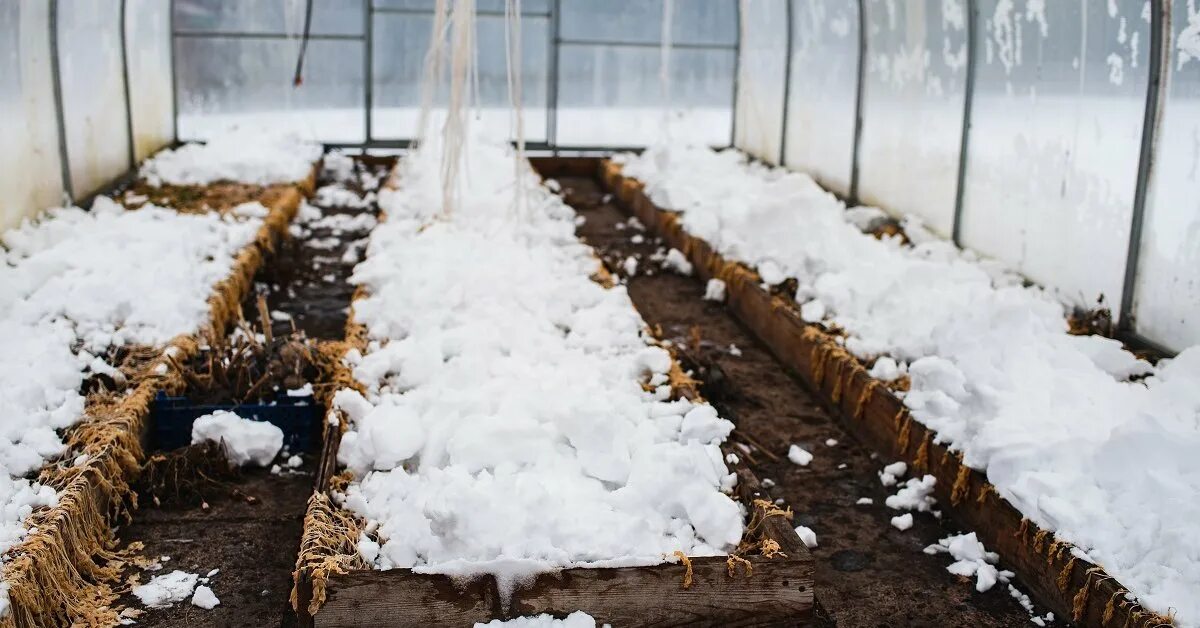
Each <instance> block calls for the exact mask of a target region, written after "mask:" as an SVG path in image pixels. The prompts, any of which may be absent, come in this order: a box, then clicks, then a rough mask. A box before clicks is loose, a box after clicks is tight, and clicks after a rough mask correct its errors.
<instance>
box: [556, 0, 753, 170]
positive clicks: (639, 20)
mask: <svg viewBox="0 0 1200 628" xmlns="http://www.w3.org/2000/svg"><path fill="white" fill-rule="evenodd" d="M559 8H560V9H561V11H562V15H561V25H560V28H561V37H562V40H563V42H564V43H562V44H560V46H559V52H558V55H559V57H558V83H557V85H558V97H557V105H558V109H557V112H556V115H557V122H556V129H557V134H556V137H555V138H554V139H555V141H556V143H557V144H559V145H561V146H646V145H649V144H653V143H655V142H659V141H665V140H668V139H686V140H687V141H692V142H696V143H698V144H703V145H711V146H727V145H728V144H729V140H730V135H731V131H732V125H733V110H732V103H733V73H734V65H735V57H736V52H735V50H734V42H736V40H737V31H736V27H735V24H736V22H737V19H736V18H737V15H736V11H737V5H736V4H735V3H734V2H733V0H680V1H677V2H675V4H674V10H673V11H672V14H671V25H670V33H671V44H672V48H671V52H670V58H669V60H668V64H669V72H668V74H669V76H668V80H667V84H666V85H664V84H663V82H662V80H661V78H660V75H661V70H662V50H661V43H662V30H663V28H662V27H663V23H662V20H663V2H662V0H624V1H621V2H612V3H586V2H562V3H560V5H559Z"/></svg>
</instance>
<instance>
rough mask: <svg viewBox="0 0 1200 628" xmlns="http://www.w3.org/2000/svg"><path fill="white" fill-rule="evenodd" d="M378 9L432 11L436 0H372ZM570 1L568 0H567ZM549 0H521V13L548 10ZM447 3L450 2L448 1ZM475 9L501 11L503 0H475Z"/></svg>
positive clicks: (535, 12)
mask: <svg viewBox="0 0 1200 628" xmlns="http://www.w3.org/2000/svg"><path fill="white" fill-rule="evenodd" d="M374 1H375V7H376V8H378V9H399V10H402V11H433V10H434V8H435V7H436V6H437V2H436V0H374ZM568 1H570V0H568ZM550 2H551V0H521V13H523V14H525V15H531V14H537V13H541V14H543V15H545V14H547V13H549V12H550ZM447 4H450V3H449V2H448V3H447ZM475 9H476V10H477V11H479V12H481V13H503V12H504V0H475Z"/></svg>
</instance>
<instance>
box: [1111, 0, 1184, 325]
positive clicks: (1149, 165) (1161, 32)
mask: <svg viewBox="0 0 1200 628" xmlns="http://www.w3.org/2000/svg"><path fill="white" fill-rule="evenodd" d="M1171 35H1172V33H1171V0H1155V1H1154V2H1151V3H1150V80H1149V81H1148V83H1147V85H1146V110H1145V111H1144V112H1143V115H1142V145H1141V152H1140V154H1139V156H1138V169H1137V184H1136V185H1135V187H1134V190H1133V216H1132V220H1131V222H1130V226H1129V248H1128V252H1127V254H1126V255H1125V281H1124V284H1123V287H1122V290H1121V309H1120V311H1119V313H1118V319H1117V327H1118V329H1120V330H1121V331H1124V332H1130V333H1133V332H1135V329H1134V328H1135V321H1134V314H1133V298H1134V291H1135V289H1136V283H1137V271H1138V261H1139V258H1140V257H1141V248H1142V227H1143V223H1144V221H1145V216H1146V195H1147V192H1148V190H1149V187H1150V183H1151V181H1152V180H1153V175H1154V145H1155V142H1156V141H1157V140H1158V131H1159V124H1160V123H1161V120H1162V115H1161V114H1162V106H1163V103H1164V101H1165V98H1164V94H1163V92H1164V91H1166V88H1167V81H1166V80H1164V79H1165V77H1164V76H1163V75H1164V73H1166V72H1169V71H1170V64H1169V63H1168V62H1167V61H1168V59H1167V57H1169V55H1170V54H1171V46H1170V45H1169V42H1170V40H1171Z"/></svg>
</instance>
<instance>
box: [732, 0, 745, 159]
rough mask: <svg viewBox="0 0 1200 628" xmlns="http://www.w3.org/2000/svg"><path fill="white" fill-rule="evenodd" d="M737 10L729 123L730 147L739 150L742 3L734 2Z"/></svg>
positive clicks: (734, 25)
mask: <svg viewBox="0 0 1200 628" xmlns="http://www.w3.org/2000/svg"><path fill="white" fill-rule="evenodd" d="M734 2H735V5H736V7H737V8H736V10H735V11H734V12H733V16H734V21H733V28H734V32H733V37H734V40H733V41H734V44H733V85H732V92H733V93H732V94H731V95H732V100H731V102H730V103H729V111H730V113H731V114H732V116H731V119H730V122H729V147H730V148H737V120H738V106H737V102H738V75H739V74H741V72H742V1H741V0H734Z"/></svg>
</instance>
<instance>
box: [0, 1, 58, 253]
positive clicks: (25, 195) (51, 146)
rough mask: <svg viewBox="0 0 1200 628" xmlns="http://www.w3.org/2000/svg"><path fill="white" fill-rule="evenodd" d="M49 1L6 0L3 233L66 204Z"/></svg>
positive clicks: (0, 107)
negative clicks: (51, 57) (53, 77)
mask: <svg viewBox="0 0 1200 628" xmlns="http://www.w3.org/2000/svg"><path fill="white" fill-rule="evenodd" d="M55 112H56V110H55V107H54V83H53V81H52V78H51V71H50V9H49V5H48V4H47V3H46V2H28V1H26V0H0V231H4V230H5V229H8V228H10V227H13V226H16V225H18V224H20V222H21V221H22V220H23V219H25V218H27V217H33V216H35V215H36V214H37V213H38V212H39V211H41V210H43V209H45V208H47V207H49V206H51V205H56V204H58V203H60V202H62V193H63V185H62V164H61V163H60V162H59V158H58V120H57V117H56V113H55Z"/></svg>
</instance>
